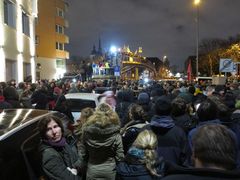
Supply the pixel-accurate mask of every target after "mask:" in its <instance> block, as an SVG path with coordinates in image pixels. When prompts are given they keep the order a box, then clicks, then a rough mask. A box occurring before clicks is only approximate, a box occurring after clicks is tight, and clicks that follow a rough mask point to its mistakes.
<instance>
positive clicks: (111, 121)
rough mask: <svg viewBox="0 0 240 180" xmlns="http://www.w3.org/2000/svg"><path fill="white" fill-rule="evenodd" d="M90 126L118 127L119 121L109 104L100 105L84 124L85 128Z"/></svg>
mask: <svg viewBox="0 0 240 180" xmlns="http://www.w3.org/2000/svg"><path fill="white" fill-rule="evenodd" d="M91 124H98V125H99V126H101V127H103V128H104V127H106V126H108V125H120V119H119V117H118V115H117V113H116V112H114V111H113V109H112V107H111V106H110V105H109V104H107V103H101V104H100V105H98V107H97V108H96V111H95V112H94V114H93V115H92V116H90V117H89V118H88V120H87V122H86V123H85V125H86V126H88V125H91Z"/></svg>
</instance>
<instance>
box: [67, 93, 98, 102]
mask: <svg viewBox="0 0 240 180" xmlns="http://www.w3.org/2000/svg"><path fill="white" fill-rule="evenodd" d="M99 95H100V94H94V93H69V94H65V97H66V99H87V100H94V101H95V100H97V99H98V97H99Z"/></svg>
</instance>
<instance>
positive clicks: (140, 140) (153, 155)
mask: <svg viewBox="0 0 240 180" xmlns="http://www.w3.org/2000/svg"><path fill="white" fill-rule="evenodd" d="M133 146H134V147H137V148H139V149H142V150H144V162H145V164H146V168H147V170H148V171H149V172H150V174H151V175H155V176H160V175H159V174H158V173H157V170H156V168H155V164H156V161H157V157H158V155H157V152H156V149H157V146H158V142H157V136H156V135H155V134H154V132H152V131H150V130H144V131H142V132H140V133H139V134H138V136H137V139H136V140H135V141H134V143H133Z"/></svg>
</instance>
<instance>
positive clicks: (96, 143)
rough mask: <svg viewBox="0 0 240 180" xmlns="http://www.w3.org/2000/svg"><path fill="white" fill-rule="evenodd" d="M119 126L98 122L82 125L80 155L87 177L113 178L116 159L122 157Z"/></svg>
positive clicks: (118, 159)
mask: <svg viewBox="0 0 240 180" xmlns="http://www.w3.org/2000/svg"><path fill="white" fill-rule="evenodd" d="M119 132H120V126H119V125H116V124H114V123H112V124H108V125H105V126H104V125H102V124H98V123H93V124H88V123H86V125H84V126H83V136H82V142H81V145H80V155H81V156H82V159H83V161H84V162H85V163H86V165H87V179H98V178H103V179H115V175H116V161H120V160H121V159H122V158H123V157H124V154H123V146H122V139H121V136H120V133H119Z"/></svg>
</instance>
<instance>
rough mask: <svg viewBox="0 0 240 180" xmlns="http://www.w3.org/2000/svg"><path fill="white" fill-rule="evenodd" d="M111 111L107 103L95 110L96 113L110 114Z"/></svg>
mask: <svg viewBox="0 0 240 180" xmlns="http://www.w3.org/2000/svg"><path fill="white" fill-rule="evenodd" d="M112 111H113V109H112V107H111V106H110V105H109V104H107V103H101V104H99V105H98V106H97V108H96V112H105V113H110V112H112Z"/></svg>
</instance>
